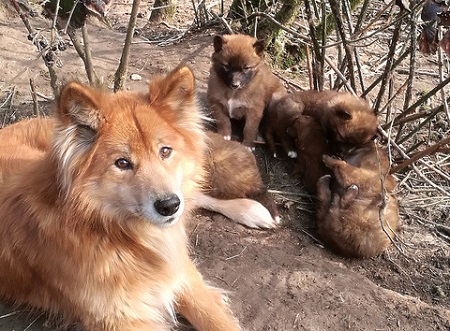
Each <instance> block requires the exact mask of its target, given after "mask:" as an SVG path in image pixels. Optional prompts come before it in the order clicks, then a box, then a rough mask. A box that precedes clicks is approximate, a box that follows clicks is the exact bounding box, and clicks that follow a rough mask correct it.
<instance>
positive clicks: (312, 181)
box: [287, 115, 330, 194]
mask: <svg viewBox="0 0 450 331" xmlns="http://www.w3.org/2000/svg"><path fill="white" fill-rule="evenodd" d="M287 131H288V133H289V134H290V135H291V136H292V137H293V138H294V141H295V146H296V151H297V152H298V153H297V159H296V163H295V165H294V170H293V175H294V176H298V177H300V179H301V180H302V182H303V185H304V186H305V188H306V189H307V190H308V192H310V193H313V194H314V193H315V192H316V184H317V181H318V179H319V178H320V177H322V176H323V175H326V174H329V173H330V171H329V170H328V168H327V167H325V164H324V163H323V161H322V155H324V154H329V153H330V150H329V147H328V143H327V140H326V139H325V137H324V135H323V133H322V130H321V128H320V125H319V123H317V122H316V120H315V119H314V118H312V117H311V116H305V115H299V116H298V117H297V119H296V120H295V121H294V123H293V125H292V126H291V127H289V128H288V130H287Z"/></svg>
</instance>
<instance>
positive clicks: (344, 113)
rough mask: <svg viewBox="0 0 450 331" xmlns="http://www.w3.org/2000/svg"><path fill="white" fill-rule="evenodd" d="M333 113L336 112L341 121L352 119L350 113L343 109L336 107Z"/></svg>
mask: <svg viewBox="0 0 450 331" xmlns="http://www.w3.org/2000/svg"><path fill="white" fill-rule="evenodd" d="M334 113H335V114H336V116H337V117H338V118H340V119H341V120H343V121H350V120H351V119H352V114H351V113H350V112H348V111H346V110H345V109H342V108H336V110H335V111H334Z"/></svg>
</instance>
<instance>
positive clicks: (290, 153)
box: [288, 151, 297, 159]
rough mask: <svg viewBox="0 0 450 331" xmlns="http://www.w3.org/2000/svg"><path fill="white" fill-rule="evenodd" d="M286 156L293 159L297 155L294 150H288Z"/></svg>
mask: <svg viewBox="0 0 450 331" xmlns="http://www.w3.org/2000/svg"><path fill="white" fill-rule="evenodd" d="M288 156H289V157H290V158H291V159H295V158H296V157H297V152H296V151H289V152H288Z"/></svg>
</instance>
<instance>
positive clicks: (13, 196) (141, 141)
mask: <svg viewBox="0 0 450 331" xmlns="http://www.w3.org/2000/svg"><path fill="white" fill-rule="evenodd" d="M31 121H32V124H30V123H28V124H27V122H23V123H18V124H15V125H12V126H10V127H8V128H6V129H2V130H0V142H2V143H1V145H0V146H1V148H0V173H2V174H3V175H2V177H1V183H0V186H1V190H0V245H1V250H0V252H1V253H0V297H2V298H3V299H4V300H9V301H11V302H12V303H16V304H25V305H29V306H31V307H34V308H38V309H43V310H46V311H49V312H50V313H57V314H62V315H63V317H64V319H65V321H67V322H68V323H77V324H80V325H81V326H82V327H83V328H84V329H85V330H93V331H94V330H95V331H113V330H114V331H117V330H121V331H138V330H142V331H143V330H158V331H160V330H169V329H171V327H172V326H173V323H174V319H175V317H174V316H175V311H178V312H179V313H181V314H182V315H184V316H185V317H186V318H187V319H188V320H189V321H190V322H191V323H192V325H193V326H194V327H195V328H196V329H197V330H204V331H209V330H216V331H219V330H220V331H225V330H227V331H228V330H239V325H238V322H237V321H236V320H235V318H234V317H233V316H232V315H231V313H230V312H229V310H228V308H227V306H226V305H225V304H224V302H223V298H222V295H221V293H220V292H219V291H217V290H216V289H214V288H211V287H209V286H207V285H206V284H205V282H204V280H203V279H202V276H201V275H200V273H199V272H198V270H197V268H196V267H195V266H194V264H193V263H192V261H191V259H190V258H189V254H188V248H187V236H186V233H185V228H184V223H185V219H186V216H187V215H188V214H189V211H190V210H191V209H192V208H193V207H194V206H195V203H194V198H195V196H196V195H197V194H198V192H199V183H200V182H202V181H203V173H204V172H203V162H202V160H203V159H204V152H205V150H206V148H207V146H206V142H205V139H206V137H205V134H204V131H203V127H202V123H201V122H202V118H201V115H200V113H199V111H198V109H197V107H196V106H195V103H194V78H193V75H192V72H191V71H190V70H189V69H188V68H186V67H181V68H177V69H176V70H174V71H173V72H171V73H170V74H169V75H168V76H166V77H164V78H158V79H154V80H152V82H151V83H150V87H149V92H148V93H132V92H120V93H116V94H112V93H106V92H101V91H98V90H95V89H92V88H90V87H87V86H84V85H81V84H78V83H69V84H67V85H66V86H65V87H64V88H63V89H62V92H61V95H60V98H59V101H58V105H57V109H56V114H55V119H54V120H53V122H52V121H51V120H50V121H47V120H42V119H34V120H31ZM22 125H25V126H27V125H28V128H30V127H31V128H32V129H30V130H29V131H27V130H28V129H27V130H23V129H22V128H21V126H22ZM33 128H34V129H33ZM32 131H34V133H30V134H29V132H32ZM36 132H38V133H39V134H40V135H41V137H43V138H42V141H40V138H39V139H37V138H36ZM49 135H52V138H51V139H50V141H51V142H50V144H49V146H47V142H48V140H47V139H48V136H49ZM5 141H9V142H10V143H11V145H9V146H8V145H7V144H6V143H5ZM17 145H19V146H20V148H17ZM24 160H26V162H24ZM5 174H6V175H5Z"/></svg>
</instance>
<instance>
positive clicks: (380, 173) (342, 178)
mask: <svg viewBox="0 0 450 331" xmlns="http://www.w3.org/2000/svg"><path fill="white" fill-rule="evenodd" d="M323 161H324V163H325V165H326V166H327V167H328V168H330V169H331V171H332V175H331V177H330V176H323V177H321V178H320V179H319V181H318V183H317V234H318V235H319V237H320V238H321V240H322V241H323V242H324V244H325V245H327V246H329V247H331V248H332V249H334V250H335V251H336V252H337V253H339V254H342V255H344V256H348V257H372V256H376V255H378V254H380V253H381V252H383V251H384V250H385V249H386V248H387V247H388V246H389V244H390V238H389V237H388V235H389V236H390V237H391V238H393V237H394V236H395V232H396V230H397V226H398V217H399V216H398V203H397V200H396V198H395V197H394V195H393V194H392V190H393V189H394V188H395V184H396V183H395V179H394V178H393V177H392V176H391V175H389V174H388V171H389V167H388V166H389V161H388V160H387V156H386V154H385V152H384V151H383V150H382V149H381V148H379V147H378V146H376V144H375V143H373V142H371V143H369V144H368V145H367V146H364V147H362V148H356V149H354V150H353V151H352V152H351V153H350V154H349V155H348V156H347V158H346V159H345V160H337V159H334V158H331V157H329V156H324V157H323ZM382 184H383V185H382ZM383 191H384V194H385V197H386V206H383V199H382V193H383ZM380 215H381V216H380ZM380 217H381V221H380ZM381 223H382V224H383V226H382V225H381ZM383 228H384V230H383ZM385 231H386V232H385ZM387 234H388V235H387Z"/></svg>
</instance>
